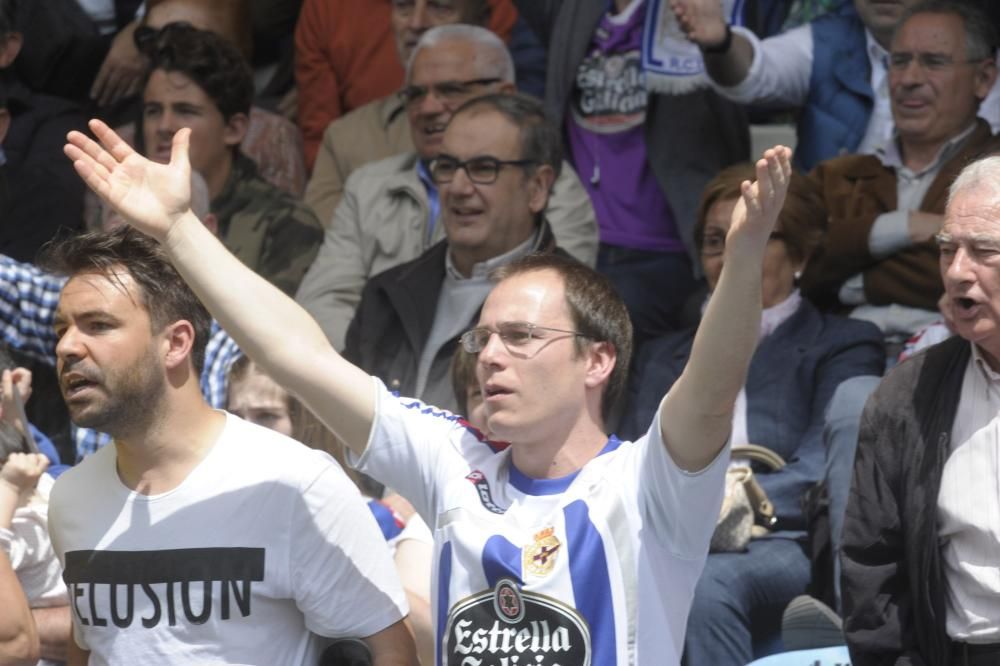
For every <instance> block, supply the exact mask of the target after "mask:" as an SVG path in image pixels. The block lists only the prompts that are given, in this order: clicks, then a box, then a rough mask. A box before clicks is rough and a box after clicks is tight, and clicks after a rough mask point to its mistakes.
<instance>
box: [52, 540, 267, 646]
mask: <svg viewBox="0 0 1000 666" xmlns="http://www.w3.org/2000/svg"><path fill="white" fill-rule="evenodd" d="M63 579H64V580H65V581H66V584H67V585H68V586H69V588H70V602H71V604H72V606H73V612H74V614H75V615H76V617H77V620H78V621H79V622H80V624H82V625H84V626H93V627H106V626H108V622H109V621H110V622H111V623H112V624H113V625H114V626H115V627H118V628H122V629H124V628H127V627H132V626H134V625H141V626H142V627H144V628H146V629H152V628H154V627H157V626H161V625H164V624H166V625H168V626H171V627H173V626H176V625H178V624H179V623H184V624H190V625H199V624H205V623H206V622H208V621H209V620H210V619H212V617H213V616H215V617H218V618H219V619H222V620H229V619H230V618H232V617H236V614H237V613H238V614H239V616H240V617H249V616H250V613H251V610H252V609H251V604H250V602H251V600H252V598H253V594H252V586H253V583H255V582H261V581H263V580H264V549H263V548H178V549H174V550H149V551H125V550H74V551H70V552H68V553H66V571H65V573H64V574H63Z"/></svg>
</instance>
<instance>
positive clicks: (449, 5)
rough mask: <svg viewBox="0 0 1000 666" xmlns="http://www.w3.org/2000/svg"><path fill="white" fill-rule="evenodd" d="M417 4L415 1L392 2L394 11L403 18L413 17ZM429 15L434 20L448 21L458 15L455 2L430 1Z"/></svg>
mask: <svg viewBox="0 0 1000 666" xmlns="http://www.w3.org/2000/svg"><path fill="white" fill-rule="evenodd" d="M416 6H417V3H416V2H415V1H414V0H392V10H393V11H394V12H396V13H397V14H399V15H400V16H401V17H403V18H409V17H411V16H413V10H414V8H416ZM427 14H428V15H429V16H430V18H432V19H436V20H442V19H448V18H451V17H453V16H455V15H456V14H458V9H457V8H456V7H455V2H454V0H449V1H448V2H445V1H444V0H428V1H427Z"/></svg>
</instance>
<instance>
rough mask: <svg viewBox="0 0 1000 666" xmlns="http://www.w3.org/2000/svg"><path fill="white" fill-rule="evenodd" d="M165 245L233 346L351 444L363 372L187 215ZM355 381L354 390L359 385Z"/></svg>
mask: <svg viewBox="0 0 1000 666" xmlns="http://www.w3.org/2000/svg"><path fill="white" fill-rule="evenodd" d="M164 246H165V247H166V249H167V252H168V253H169V255H170V257H171V260H172V261H173V264H174V266H175V267H176V268H177V270H178V272H179V273H180V274H181V275H182V276H183V277H184V279H185V281H186V282H187V283H188V284H189V285H190V286H191V288H192V289H193V290H194V292H195V293H196V294H197V295H198V297H199V298H200V299H201V301H202V302H203V303H204V304H205V306H206V307H207V308H208V309H209V311H210V312H211V313H212V314H213V315H214V316H215V318H216V319H217V320H218V321H219V323H220V324H221V325H222V327H223V328H224V329H225V330H226V331H228V332H229V334H230V335H232V337H233V338H234V339H235V340H236V342H237V343H238V344H239V346H240V348H241V349H242V350H243V351H244V352H245V353H246V354H247V355H248V356H250V357H251V358H253V359H254V360H255V361H256V362H257V363H259V364H260V365H261V366H262V367H263V368H264V369H265V370H266V371H267V373H268V374H269V375H271V376H272V377H273V378H274V379H275V380H276V381H277V382H278V383H279V384H281V385H282V386H284V387H285V388H287V389H288V390H290V391H291V392H292V393H293V394H294V395H296V397H298V398H299V399H300V400H302V401H303V402H304V403H305V404H306V405H307V406H309V407H310V408H311V409H312V410H313V411H314V412H315V413H316V414H317V415H319V416H320V418H321V419H322V420H323V421H324V422H325V423H326V424H327V425H328V426H330V427H331V428H332V429H333V430H334V432H336V434H337V435H338V436H339V437H340V438H341V439H343V440H344V441H345V443H347V445H348V446H349V447H351V448H352V449H353V450H355V451H356V452H358V453H360V452H362V451H363V450H364V447H365V445H366V443H367V441H368V432H369V430H370V428H371V422H372V418H373V414H374V404H373V393H372V392H371V391H369V390H364V389H363V388H362V387H368V386H369V385H370V379H369V377H368V375H366V374H365V373H363V372H362V371H361V370H359V369H358V368H356V367H354V366H353V365H351V364H350V363H348V362H347V361H345V360H344V359H342V358H341V357H340V356H339V355H338V354H337V353H336V352H335V351H333V349H332V347H331V346H330V344H329V343H328V342H327V339H326V336H325V335H324V334H323V331H322V330H321V329H320V327H319V326H318V325H317V324H316V322H315V321H314V320H313V318H312V317H310V316H309V314H308V313H307V312H306V311H305V310H303V309H302V307H301V306H299V305H298V304H297V303H295V301H293V300H292V299H291V298H289V297H288V296H286V295H285V294H283V293H282V292H281V291H280V290H278V289H277V288H275V287H274V286H273V285H271V284H269V283H268V282H267V281H266V280H264V279H263V278H262V277H260V276H259V275H257V274H256V273H254V272H253V271H251V270H249V269H248V268H247V267H246V266H244V265H243V263H241V262H240V261H239V260H238V259H237V258H236V257H234V256H233V255H232V254H230V253H229V251H228V250H226V249H225V247H223V245H222V244H221V243H220V242H219V241H218V239H216V238H215V237H214V236H213V235H212V234H211V232H209V231H208V230H207V229H206V228H205V226H204V225H203V224H201V222H200V221H199V220H198V219H197V218H196V217H195V216H194V215H193V214H190V213H189V214H187V215H185V216H184V217H183V218H182V219H180V220H179V221H178V222H177V223H176V224H174V225H173V227H172V228H171V230H170V232H169V234H168V235H167V238H166V239H165V241H164ZM359 389H360V390H359Z"/></svg>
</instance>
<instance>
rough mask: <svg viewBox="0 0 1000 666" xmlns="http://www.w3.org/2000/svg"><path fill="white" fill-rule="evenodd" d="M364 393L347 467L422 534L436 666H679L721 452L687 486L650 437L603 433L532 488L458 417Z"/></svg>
mask: <svg viewBox="0 0 1000 666" xmlns="http://www.w3.org/2000/svg"><path fill="white" fill-rule="evenodd" d="M377 384H378V387H377V390H378V406H377V415H376V419H375V425H374V427H373V429H372V434H371V439H370V441H369V443H368V448H367V450H366V452H365V454H364V456H362V457H361V458H360V459H359V460H358V467H359V469H361V470H362V471H364V472H365V473H367V474H370V475H371V476H373V477H375V478H376V479H379V480H380V481H383V482H384V483H386V484H387V485H389V486H391V487H393V488H394V489H396V490H398V491H399V492H400V493H401V494H402V495H403V496H404V497H406V498H407V499H409V500H410V501H411V502H412V503H413V505H414V507H415V508H416V509H417V511H418V512H419V513H420V514H421V515H422V516H423V518H424V519H425V520H426V521H427V524H428V525H430V526H431V528H432V529H433V530H434V542H435V571H434V586H433V591H434V599H433V602H432V603H433V608H434V612H435V613H436V618H435V622H436V625H435V626H436V631H437V636H438V644H437V645H438V659H437V662H438V664H446V665H447V666H453V665H454V666H458V665H461V666H478V665H481V666H527V665H532V666H538V665H544V666H556V665H560V666H581V665H589V664H594V665H595V666H607V665H609V664H623V665H624V664H652V663H656V664H674V663H678V662H679V660H680V653H681V650H682V648H683V636H684V627H685V624H686V621H687V615H688V611H689V608H690V605H691V599H692V596H693V594H694V588H695V583H696V581H697V580H698V576H699V575H700V574H701V570H702V567H703V566H704V563H705V557H706V555H707V553H708V544H709V540H710V538H711V535H712V531H713V529H714V527H715V520H716V517H717V516H718V514H719V506H720V504H721V502H722V491H723V479H724V477H725V470H726V463H725V458H726V457H727V456H728V451H724V452H723V453H722V454H720V456H719V458H718V459H717V460H715V461H714V462H713V463H712V464H711V465H710V466H709V467H708V468H706V469H705V470H703V471H701V472H699V473H697V474H688V473H686V472H684V471H683V470H681V469H680V468H678V467H677V466H676V465H675V464H674V463H673V460H672V459H671V458H670V456H669V454H668V453H667V451H666V448H665V447H664V445H663V443H662V441H661V439H660V434H659V427H657V426H654V427H652V428H651V429H650V432H649V433H648V434H647V435H646V436H644V437H642V438H640V439H639V440H637V441H635V442H621V441H619V440H618V439H617V438H615V437H614V436H612V437H611V438H610V439H609V440H608V443H607V445H606V446H605V447H604V449H603V450H602V451H601V453H600V454H599V455H598V456H597V457H595V458H594V459H593V460H591V461H590V462H589V463H587V465H585V466H584V467H583V468H582V469H581V470H579V471H578V472H576V473H574V474H572V475H570V476H567V477H564V478H560V479H531V478H529V477H527V476H525V475H524V474H522V473H520V472H519V471H518V470H517V469H516V468H515V467H514V466H513V464H512V462H511V455H510V450H509V449H508V448H506V447H505V446H504V445H502V444H497V443H494V442H489V441H487V440H485V439H484V438H483V437H482V435H481V434H480V433H479V432H478V431H477V430H476V429H475V428H472V427H471V426H470V425H469V424H468V423H466V422H465V421H464V420H463V419H461V418H460V417H457V416H455V415H453V414H450V413H448V412H445V411H441V410H438V409H436V408H433V407H429V406H427V405H425V404H423V403H421V402H419V401H416V400H411V399H405V398H396V397H394V396H393V395H392V394H391V393H389V392H388V391H387V390H386V389H385V387H384V386H383V385H382V384H381V383H380V382H377ZM658 419H659V417H658V416H657V417H656V419H654V423H658Z"/></svg>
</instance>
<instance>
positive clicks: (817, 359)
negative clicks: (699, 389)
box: [621, 300, 885, 530]
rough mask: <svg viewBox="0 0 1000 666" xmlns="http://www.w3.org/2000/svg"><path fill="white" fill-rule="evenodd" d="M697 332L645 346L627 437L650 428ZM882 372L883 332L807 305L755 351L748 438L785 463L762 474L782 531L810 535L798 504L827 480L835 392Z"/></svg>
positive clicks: (633, 387)
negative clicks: (827, 426)
mask: <svg viewBox="0 0 1000 666" xmlns="http://www.w3.org/2000/svg"><path fill="white" fill-rule="evenodd" d="M694 333H695V330H694V329H688V330H685V331H678V332H676V333H671V334H669V335H667V336H664V337H662V338H658V339H657V340H653V341H650V342H648V343H646V345H645V346H644V347H643V351H642V353H641V355H640V356H639V358H638V360H637V362H636V364H635V372H634V374H633V377H632V380H631V381H630V382H629V402H628V405H627V407H626V411H625V417H624V419H623V422H622V428H621V434H622V437H623V438H629V439H633V438H634V437H636V436H637V435H641V434H642V433H644V432H646V430H647V429H648V428H649V424H650V422H651V421H652V419H653V415H654V414H655V413H656V409H657V407H659V404H660V400H661V399H662V398H663V395H664V394H665V393H666V392H667V390H668V389H669V388H670V387H671V386H673V383H674V382H675V381H676V380H677V378H678V377H680V374H681V371H682V370H683V369H684V366H685V365H686V364H687V360H688V357H690V355H691V343H692V342H693V341H694ZM884 365H885V351H884V350H883V347H882V334H881V333H880V332H879V330H878V328H876V327H875V326H874V325H872V324H870V323H868V322H864V321H859V320H856V319H846V318H844V317H838V316H836V315H828V314H823V313H821V312H820V311H819V310H817V309H816V308H815V306H813V305H812V304H811V303H809V302H808V301H806V300H803V301H802V305H801V306H800V307H799V309H798V310H797V311H796V312H795V313H794V314H793V315H792V316H791V317H789V318H788V319H787V320H786V321H785V322H784V323H782V324H781V326H779V327H778V328H777V329H776V330H775V331H774V332H773V333H772V334H771V335H769V336H767V337H766V338H764V339H763V340H762V341H761V342H760V344H759V345H758V347H757V350H756V351H755V352H754V355H753V358H752V360H751V362H750V372H749V375H748V377H747V383H746V394H747V434H748V436H749V438H750V442H751V443H752V444H760V445H761V446H766V447H768V448H769V449H771V450H773V451H775V452H776V453H778V454H779V455H780V456H781V457H782V458H784V459H785V461H786V462H787V463H788V464H787V466H786V467H785V468H784V469H783V470H781V471H779V472H773V473H761V474H759V475H758V478H759V480H760V484H761V486H763V488H764V490H765V491H767V494H768V498H769V499H770V500H771V502H772V503H773V504H774V510H775V515H776V516H777V518H778V521H779V522H778V525H777V528H778V529H779V530H804V529H805V520H804V519H803V517H802V508H801V505H800V502H801V498H802V495H803V493H804V492H805V491H806V490H807V489H808V488H809V487H810V486H812V485H813V484H814V483H816V482H817V481H819V479H820V478H821V477H822V475H823V467H824V462H825V456H826V453H825V448H824V446H823V426H824V421H825V413H826V407H827V404H828V403H829V402H830V398H832V397H833V392H834V390H836V388H837V386H838V385H840V383H841V382H842V381H844V380H845V379H848V378H850V377H855V376H858V375H881V374H882V371H883V368H884ZM755 471H761V470H757V469H755Z"/></svg>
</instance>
